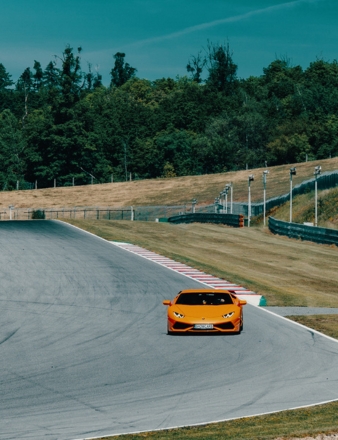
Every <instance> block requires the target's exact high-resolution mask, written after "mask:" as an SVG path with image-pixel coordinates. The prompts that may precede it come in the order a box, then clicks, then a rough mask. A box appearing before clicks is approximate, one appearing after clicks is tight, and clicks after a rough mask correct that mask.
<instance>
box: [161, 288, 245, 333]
mask: <svg viewBox="0 0 338 440" xmlns="http://www.w3.org/2000/svg"><path fill="white" fill-rule="evenodd" d="M163 304H164V305H165V306H169V307H168V335H170V334H173V333H182V332H189V333H202V332H208V333H209V332H222V333H229V332H230V333H237V334H238V333H240V332H241V331H242V329H243V310H242V306H244V305H245V304H246V301H243V300H239V299H238V298H237V297H236V296H235V295H233V294H231V293H230V292H228V291H227V290H214V289H189V290H181V292H179V293H178V295H177V296H176V298H174V299H173V300H172V301H170V300H168V299H165V300H164V301H163Z"/></svg>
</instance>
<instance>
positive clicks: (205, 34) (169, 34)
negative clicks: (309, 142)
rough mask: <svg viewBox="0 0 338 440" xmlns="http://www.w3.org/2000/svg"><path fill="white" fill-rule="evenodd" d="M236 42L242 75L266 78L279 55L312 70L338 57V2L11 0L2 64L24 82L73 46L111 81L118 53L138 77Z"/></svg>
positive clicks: (177, 68)
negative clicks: (34, 70)
mask: <svg viewBox="0 0 338 440" xmlns="http://www.w3.org/2000/svg"><path fill="white" fill-rule="evenodd" d="M208 40H210V41H211V42H214V43H217V42H221V43H224V42H229V45H230V48H231V50H232V52H233V60H234V62H235V63H236V64H237V65H238V76H239V77H241V78H246V77H248V76H250V75H254V76H259V75H261V74H262V73H263V67H267V66H268V65H269V64H270V63H271V62H272V61H273V60H274V59H276V58H277V57H284V58H288V59H290V61H291V63H292V64H293V65H301V66H302V67H303V68H306V67H307V66H308V65H309V63H310V62H312V61H315V60H316V58H324V59H325V60H327V61H333V60H334V59H338V45H337V43H338V0H209V1H208V0H184V1H182V0H125V1H123V0H122V1H121V0H58V1H57V0H11V1H7V2H3V4H2V5H1V15H0V63H2V64H3V65H4V66H5V67H6V69H7V71H8V72H9V73H10V74H11V75H12V79H13V80H17V78H18V77H19V75H20V74H21V73H22V72H23V71H24V70H25V68H26V67H31V68H32V67H33V64H34V60H37V61H40V63H41V64H42V67H43V68H45V67H46V65H47V64H48V62H49V61H51V60H54V55H58V56H60V55H61V54H62V51H63V49H64V48H65V46H66V45H67V44H69V45H70V46H71V47H73V48H77V47H78V46H81V47H82V49H83V52H82V56H81V58H82V68H83V70H86V69H87V63H91V64H92V69H93V70H94V69H95V68H97V69H99V72H100V73H101V75H102V76H103V82H104V84H109V82H110V75H109V72H110V70H111V68H112V67H113V65H114V59H113V55H114V54H115V53H116V52H118V51H119V52H125V53H126V61H127V62H129V64H130V65H131V66H133V67H136V68H137V70H138V72H137V76H139V77H140V78H147V79H150V80H154V79H158V78H162V77H173V78H174V77H176V75H181V76H182V75H185V74H186V69H185V67H186V64H187V62H188V59H189V58H190V56H191V55H197V53H198V52H199V51H200V50H201V49H202V48H203V47H206V45H207V41H208Z"/></svg>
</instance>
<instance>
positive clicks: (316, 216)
mask: <svg viewBox="0 0 338 440" xmlns="http://www.w3.org/2000/svg"><path fill="white" fill-rule="evenodd" d="M317 201H318V198H317V174H316V178H315V226H318V204H317Z"/></svg>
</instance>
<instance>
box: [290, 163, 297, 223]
mask: <svg viewBox="0 0 338 440" xmlns="http://www.w3.org/2000/svg"><path fill="white" fill-rule="evenodd" d="M295 175H296V167H293V168H290V223H292V176H295Z"/></svg>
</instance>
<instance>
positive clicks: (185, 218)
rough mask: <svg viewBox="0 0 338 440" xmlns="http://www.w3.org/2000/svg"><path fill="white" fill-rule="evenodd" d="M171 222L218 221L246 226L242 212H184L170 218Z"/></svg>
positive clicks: (240, 226) (219, 222)
mask: <svg viewBox="0 0 338 440" xmlns="http://www.w3.org/2000/svg"><path fill="white" fill-rule="evenodd" d="M168 222H169V223H175V224H178V223H216V224H222V225H228V226H232V227H234V228H243V227H244V216H243V215H242V214H204V213H203V214H202V213H195V214H183V215H176V216H174V217H169V218H168Z"/></svg>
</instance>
